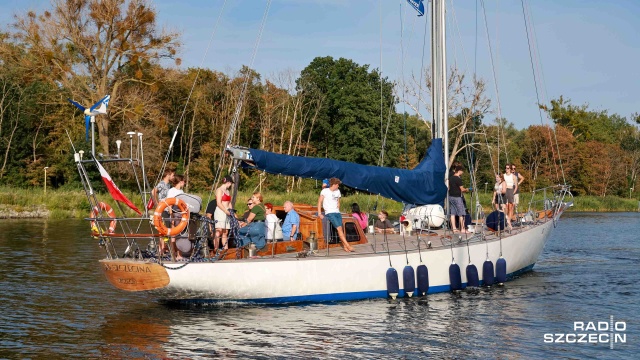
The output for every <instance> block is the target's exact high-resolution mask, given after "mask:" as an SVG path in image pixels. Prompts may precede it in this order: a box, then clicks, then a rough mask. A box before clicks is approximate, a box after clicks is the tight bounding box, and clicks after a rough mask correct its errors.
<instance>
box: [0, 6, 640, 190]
mask: <svg viewBox="0 0 640 360" xmlns="http://www.w3.org/2000/svg"><path fill="white" fill-rule="evenodd" d="M125 3H126V4H125ZM53 6H54V8H52V9H51V10H49V11H44V12H43V13H42V14H37V13H33V12H29V13H26V14H18V16H17V17H16V20H15V23H14V24H13V25H12V27H11V28H10V29H7V31H6V32H4V33H0V184H5V185H11V186H18V187H34V186H42V185H43V182H44V181H47V183H48V185H49V186H52V187H61V186H63V187H64V186H67V187H74V188H77V187H78V186H79V185H78V184H79V178H78V175H77V170H76V167H75V165H74V163H73V156H72V154H73V150H72V148H71V143H70V141H69V138H70V139H71V141H72V142H73V144H74V145H75V147H76V150H81V149H82V150H83V151H84V152H85V154H88V153H89V150H90V143H89V142H87V141H86V140H85V124H84V115H83V114H81V113H80V112H79V111H78V110H77V109H76V108H75V107H73V106H72V105H71V104H69V103H68V102H67V98H73V99H74V100H76V101H78V102H80V103H82V104H83V105H87V106H90V105H91V104H93V103H94V102H96V101H97V100H98V99H100V98H101V97H102V96H104V95H106V94H111V97H112V98H111V102H110V104H109V113H108V114H107V115H106V116H98V117H97V118H96V120H97V123H96V128H97V136H98V138H97V148H98V150H97V152H98V153H101V154H103V155H104V156H108V155H109V154H112V155H113V154H115V153H116V151H117V150H116V143H115V141H116V140H122V147H121V150H120V151H121V153H123V154H129V152H130V150H131V149H130V147H129V136H128V135H127V132H130V131H135V132H141V133H143V134H144V135H143V142H144V150H145V152H144V161H145V164H146V165H147V168H148V170H149V173H148V175H149V177H150V179H155V176H156V175H157V172H158V171H159V170H160V167H161V164H162V163H163V160H164V158H165V155H166V154H167V150H168V146H169V143H170V141H171V138H172V135H173V132H174V131H175V130H177V134H178V135H177V137H176V141H175V144H174V147H173V149H172V151H171V152H170V153H169V162H170V164H169V165H170V166H175V167H177V170H178V172H181V173H185V174H187V175H188V179H189V184H188V186H189V188H190V189H192V190H193V191H206V190H208V189H210V188H211V186H212V185H213V182H214V179H215V177H216V174H217V173H218V172H219V171H222V172H224V173H226V172H227V171H228V170H229V165H230V163H229V160H228V158H226V157H221V155H222V150H223V148H224V146H225V143H226V142H227V140H228V138H229V137H230V139H229V140H230V143H231V144H238V145H242V146H247V147H252V148H258V149H263V150H268V151H274V152H278V153H284V154H291V155H301V156H315V157H329V158H333V159H338V160H345V161H352V162H357V163H361V164H370V165H383V166H391V167H402V168H405V167H406V168H412V167H413V166H415V165H416V164H417V163H418V162H419V161H420V160H421V159H422V157H423V156H424V154H425V151H426V149H427V147H428V145H429V143H430V138H431V124H430V120H429V119H427V121H424V119H420V118H418V117H417V116H412V115H408V114H406V113H405V114H403V113H399V112H397V109H398V108H400V107H399V106H398V104H399V103H400V102H401V101H405V102H406V104H407V105H409V106H410V107H414V109H415V108H416V104H419V103H420V102H421V101H423V99H424V98H428V90H429V89H428V84H427V85H424V86H422V85H421V84H416V86H417V87H414V88H413V89H406V90H412V91H407V92H406V94H408V95H407V96H406V97H405V96H404V94H401V92H400V91H399V90H398V88H399V86H397V84H394V83H393V82H391V81H390V80H389V79H387V78H386V77H384V76H383V75H382V74H380V73H379V71H378V70H377V69H371V68H370V67H369V66H368V65H360V64H356V63H354V62H353V61H351V60H348V59H334V58H331V57H318V58H316V59H314V60H313V61H312V62H311V63H310V64H309V65H308V66H307V67H306V68H305V69H303V70H302V71H301V72H300V73H296V72H294V71H292V70H288V71H283V72H281V73H279V74H276V75H274V76H272V77H270V78H263V76H262V75H261V74H259V73H257V72H256V71H255V70H253V69H250V68H248V67H246V66H243V67H241V68H240V69H238V71H237V72H236V73H233V74H228V73H223V72H220V71H216V70H212V69H196V68H190V69H186V70H182V69H179V68H178V67H176V66H173V65H171V64H170V63H169V62H170V61H173V62H175V63H176V64H177V65H179V64H180V59H179V58H178V55H177V54H178V53H179V50H180V42H179V36H178V34H173V33H166V32H161V31H159V30H158V29H157V24H156V23H155V18H156V16H155V15H156V14H155V11H154V10H153V8H152V7H150V6H148V4H147V2H146V1H130V2H123V1H119V0H102V1H97V0H89V1H85V2H76V1H60V2H55V4H54V5H53ZM453 73H454V74H453V75H452V79H455V81H451V82H450V83H451V86H452V88H455V91H452V99H454V101H452V103H455V104H456V106H453V107H452V108H451V109H450V115H449V116H450V128H451V129H450V130H451V131H450V133H451V136H450V139H451V151H452V152H453V153H454V154H455V155H456V156H455V159H457V160H459V161H461V162H462V163H463V164H465V165H466V166H467V167H470V166H473V167H474V168H475V169H477V170H478V171H477V174H478V182H477V186H479V187H480V188H482V186H483V184H484V183H488V184H489V188H490V187H491V184H492V182H493V176H492V173H493V172H494V171H498V170H499V169H502V168H503V167H504V164H505V163H506V162H507V161H508V162H513V163H515V164H516V165H517V166H518V167H519V171H520V172H522V173H523V175H524V176H525V177H526V178H527V182H526V183H525V184H524V185H525V190H529V189H533V188H539V187H542V186H547V185H552V184H557V183H563V182H564V181H565V180H564V179H563V175H562V174H563V173H564V178H566V182H567V183H570V184H572V185H573V189H574V190H575V193H576V194H589V195H598V196H606V195H618V196H629V189H630V188H635V187H636V186H635V185H636V184H637V173H638V170H639V168H640V142H639V137H638V128H637V127H636V126H635V125H633V122H634V121H635V122H637V121H638V118H637V117H635V118H634V119H629V120H627V119H625V118H623V117H620V116H618V115H609V114H608V113H607V112H606V111H594V110H590V109H588V107H587V106H586V105H584V106H575V105H572V104H571V103H570V102H569V101H567V100H564V99H562V98H560V99H558V100H554V101H552V102H551V104H549V105H548V106H546V107H544V111H545V112H546V113H547V114H548V115H549V117H550V118H551V119H552V120H553V122H554V123H555V126H554V127H555V132H553V131H552V130H551V128H549V127H548V126H542V125H540V126H532V127H529V128H527V129H523V130H518V129H515V128H514V127H513V125H512V124H510V123H509V122H508V120H507V119H499V120H498V121H496V122H495V123H493V124H490V125H486V124H483V123H482V119H483V118H486V117H487V115H488V114H489V113H490V107H489V104H490V102H489V101H488V100H486V99H484V84H483V83H482V82H475V81H474V82H472V83H471V84H468V83H467V80H466V79H465V78H464V76H460V75H459V74H456V73H455V71H454V72H453ZM423 78H424V79H428V76H424V77H423ZM456 84H457V85H460V84H465V86H456ZM418 89H420V91H418ZM465 91H466V92H465ZM411 94H413V95H414V96H413V97H411V96H410V95H411ZM417 94H420V95H417ZM470 94H471V95H473V96H469V95H470ZM422 96H424V97H422ZM466 99H469V100H466ZM420 106H422V105H419V106H417V108H418V110H419V109H420ZM428 106H429V105H428V103H426V102H425V105H424V107H422V109H423V110H424V109H425V108H428ZM423 112H424V111H423ZM232 125H235V126H233V127H232ZM556 141H557V145H556ZM136 146H137V145H136V141H134V149H133V152H134V153H135V152H136V150H137V149H136ZM452 161H453V159H452ZM45 167H48V169H47V179H45V178H44V177H43V169H44V168H45ZM107 169H108V170H109V172H110V173H111V175H112V176H113V177H114V178H118V179H119V181H121V182H119V185H120V186H121V187H130V188H133V184H134V182H135V178H134V177H133V175H132V174H131V171H130V169H129V168H128V167H127V165H125V164H118V165H115V164H108V167H107ZM242 175H243V180H244V181H243V182H242V183H243V186H244V187H245V189H252V188H253V187H255V186H263V187H267V188H269V189H271V190H278V191H284V190H293V189H294V188H301V187H302V188H304V187H305V186H308V185H306V184H307V183H304V182H302V181H301V180H300V179H294V178H288V177H279V176H266V177H265V176H258V175H257V174H255V173H252V172H245V171H243V172H242ZM96 176H97V175H96Z"/></svg>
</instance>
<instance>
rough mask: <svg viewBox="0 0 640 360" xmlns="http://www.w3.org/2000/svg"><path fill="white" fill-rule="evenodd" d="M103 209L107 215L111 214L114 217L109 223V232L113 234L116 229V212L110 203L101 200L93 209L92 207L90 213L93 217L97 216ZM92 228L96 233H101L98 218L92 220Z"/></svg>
mask: <svg viewBox="0 0 640 360" xmlns="http://www.w3.org/2000/svg"><path fill="white" fill-rule="evenodd" d="M102 211H104V212H106V213H107V215H109V217H110V218H112V219H113V220H111V222H110V223H109V231H108V232H107V233H108V234H113V232H114V231H115V230H116V220H115V218H116V213H115V212H114V211H113V209H112V208H111V206H109V204H107V203H104V202H102V201H100V202H99V203H98V205H96V206H94V207H93V209H91V214H90V215H91V217H92V218H97V217H98V215H99V214H100V213H101V212H102ZM91 230H93V231H94V232H96V233H100V230H99V227H98V222H97V221H96V220H91Z"/></svg>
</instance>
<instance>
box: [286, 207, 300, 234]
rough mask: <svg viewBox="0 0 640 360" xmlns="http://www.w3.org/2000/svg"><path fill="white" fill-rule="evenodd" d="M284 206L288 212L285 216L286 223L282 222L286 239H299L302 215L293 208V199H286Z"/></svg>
mask: <svg viewBox="0 0 640 360" xmlns="http://www.w3.org/2000/svg"><path fill="white" fill-rule="evenodd" d="M283 207H284V211H285V212H286V213H287V216H286V217H285V218H284V223H283V224H282V234H283V236H284V240H289V241H294V240H297V239H298V231H299V229H300V215H298V213H297V212H296V211H295V210H294V209H293V203H292V202H291V201H285V202H284V205H283Z"/></svg>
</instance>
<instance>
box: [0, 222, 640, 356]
mask: <svg viewBox="0 0 640 360" xmlns="http://www.w3.org/2000/svg"><path fill="white" fill-rule="evenodd" d="M632 215H633V214H632ZM607 217H608V218H609V226H608V227H607V228H609V229H610V228H611V227H612V226H613V225H615V226H616V229H620V231H618V232H614V233H611V232H607V231H605V230H606V229H605V228H603V227H601V226H596V227H591V228H590V227H589V224H591V223H593V219H591V218H590V217H588V218H586V219H585V218H582V217H580V216H573V217H569V218H568V219H566V221H563V222H562V223H561V226H560V227H558V229H557V231H556V232H555V233H554V234H553V237H552V239H551V240H550V243H549V245H548V246H547V248H546V249H545V251H544V253H543V255H542V258H541V259H540V261H539V263H538V265H537V266H536V271H534V272H532V273H529V274H526V275H524V276H522V277H521V278H520V279H518V280H517V281H513V282H509V283H507V285H506V286H505V287H502V288H501V287H495V288H492V289H490V290H487V289H482V290H479V291H475V292H461V293H458V294H433V295H429V296H428V297H426V298H414V299H399V300H397V301H391V300H369V301H357V302H347V303H335V304H303V305H288V306H242V305H237V304H226V305H210V306H195V305H194V306H175V305H167V304H161V303H158V302H156V301H154V300H153V299H150V298H148V297H147V296H146V295H144V294H139V293H128V292H123V291H118V290H116V289H113V288H112V287H111V286H110V285H109V284H108V283H107V281H106V280H105V279H104V277H103V275H102V274H101V272H100V270H99V268H98V265H97V261H98V260H99V259H100V258H102V257H103V254H102V253H101V249H100V248H99V247H98V246H97V244H96V243H95V240H93V239H91V238H90V237H88V236H87V231H86V230H87V224H86V223H84V222H82V221H48V222H47V221H36V220H20V221H15V220H14V221H0V261H1V262H2V264H3V266H2V267H0V288H1V289H2V292H0V302H1V303H2V304H3V311H2V312H1V313H0V344H1V345H0V358H27V357H33V358H41V357H45V356H48V357H63V356H74V357H87V358H96V357H103V358H147V359H149V358H150V359H163V358H209V357H265V358H267V357H268V358H272V357H286V358H305V359H306V358H366V359H369V358H381V357H382V358H390V357H410V358H416V357H418V358H419V357H426V356H429V357H435V358H495V357H503V358H531V357H542V356H546V357H557V356H558V354H561V356H566V357H574V358H575V357H578V358H579V357H585V356H596V357H598V356H599V357H606V356H608V355H611V354H610V353H607V351H608V348H607V347H606V346H602V347H594V346H588V347H587V346H582V347H580V346H573V347H569V346H566V344H565V346H562V345H549V344H544V343H543V342H542V335H543V334H544V333H546V332H553V331H566V330H569V329H570V326H571V324H572V322H573V321H578V320H585V319H583V318H584V316H586V315H585V314H588V316H590V317H592V318H593V320H599V319H602V318H605V319H607V318H608V316H609V315H614V316H616V317H618V318H621V319H622V318H624V319H625V320H626V321H627V322H628V324H634V323H635V324H637V322H638V321H640V319H638V314H639V313H640V308H639V305H638V304H637V301H636V299H638V298H640V291H639V290H638V288H637V286H635V284H636V283H637V279H636V278H635V277H634V276H635V271H636V269H637V265H638V262H639V260H638V259H639V258H640V246H639V244H638V241H637V240H635V239H631V238H630V237H629V236H628V234H634V233H637V231H638V230H639V229H638V222H637V218H636V217H634V216H631V215H625V214H616V215H615V216H610V217H609V216H604V218H607ZM600 220H601V221H604V220H602V219H600ZM385 270H386V269H381V274H384V271H385ZM603 279H607V280H606V281H604V280H603ZM628 329H629V330H628V333H627V334H628V338H629V339H634V338H635V339H637V336H638V330H637V329H636V328H633V327H632V326H631V325H630V326H629V327H628ZM627 346H628V348H625V347H624V346H620V347H619V349H618V350H617V351H616V357H617V358H624V357H629V358H632V356H631V355H632V354H631V350H630V348H631V346H630V344H627ZM625 350H626V351H625Z"/></svg>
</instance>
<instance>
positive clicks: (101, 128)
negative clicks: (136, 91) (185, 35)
mask: <svg viewBox="0 0 640 360" xmlns="http://www.w3.org/2000/svg"><path fill="white" fill-rule="evenodd" d="M14 27H15V29H16V31H17V32H16V34H15V38H16V40H18V41H20V42H22V43H24V44H26V45H27V47H28V49H29V52H30V53H31V54H32V61H31V62H30V63H25V64H24V66H25V67H27V68H30V69H31V71H33V72H34V73H35V74H38V75H40V76H42V78H43V79H47V80H48V81H51V82H52V83H54V84H56V85H59V86H62V87H63V88H65V89H66V90H67V91H68V92H69V93H70V94H71V96H72V97H74V98H75V99H77V100H79V101H80V102H82V103H85V104H93V103H94V102H95V101H97V100H98V99H100V98H101V97H103V96H104V95H105V94H111V103H110V106H111V107H112V108H113V107H116V106H118V95H119V89H120V87H121V86H122V85H123V84H125V83H128V82H137V83H141V84H144V83H145V81H144V80H143V74H144V71H145V69H146V68H147V67H148V65H149V64H151V63H154V62H157V61H158V60H160V59H162V58H171V59H173V58H175V55H176V51H177V49H178V48H179V46H180V44H179V43H178V40H177V39H178V35H177V34H176V33H171V32H166V31H158V30H157V29H156V11H155V10H154V9H153V8H152V7H151V5H150V2H149V1H147V0H54V1H53V9H52V11H49V10H46V11H44V12H43V13H42V14H40V15H38V14H36V13H35V12H33V11H30V12H28V13H27V14H24V15H21V16H17V17H16V23H15V24H14ZM177 61H178V62H179V59H177ZM96 120H97V125H98V133H99V141H100V145H101V147H102V150H103V151H104V152H106V153H109V123H110V117H109V116H100V117H97V119H96Z"/></svg>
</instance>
